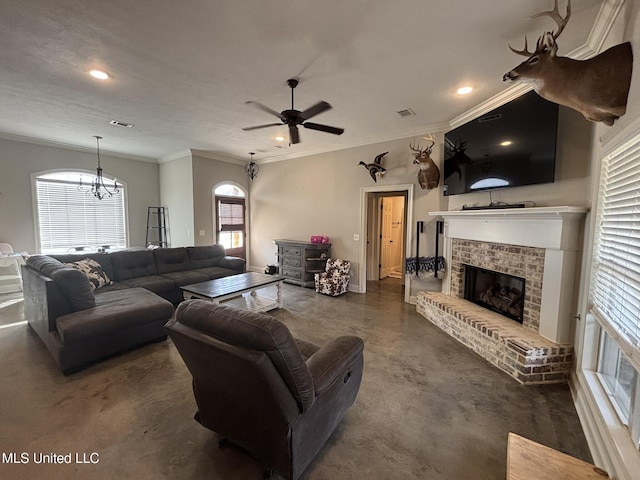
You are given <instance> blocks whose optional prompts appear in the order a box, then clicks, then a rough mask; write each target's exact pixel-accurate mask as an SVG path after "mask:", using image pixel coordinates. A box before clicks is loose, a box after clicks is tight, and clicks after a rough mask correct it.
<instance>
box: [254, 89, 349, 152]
mask: <svg viewBox="0 0 640 480" xmlns="http://www.w3.org/2000/svg"><path fill="white" fill-rule="evenodd" d="M298 83H299V82H298V80H297V79H295V78H290V79H289V80H287V85H289V88H290V89H291V108H290V109H289V110H283V111H282V112H280V113H278V112H276V111H275V110H273V109H271V108H269V107H267V106H266V105H263V104H261V103H260V102H257V101H253V100H251V101H248V102H247V103H249V104H252V105H255V106H256V107H258V108H259V109H260V110H262V111H264V112H267V113H269V114H271V115H273V116H275V117H278V118H279V119H280V123H277V122H275V123H267V124H265V125H256V126H255V127H246V128H243V130H245V131H250V130H257V129H260V128H267V127H276V126H280V125H283V124H284V125H287V126H288V127H289V144H290V145H293V144H296V143H300V133H299V132H298V125H302V126H303V127H305V128H309V129H311V130H317V131H320V132H325V133H331V134H333V135H342V133H343V132H344V128H338V127H332V126H330V125H323V124H321V123H313V122H307V120H309V119H310V118H312V117H315V116H316V115H319V114H321V113H323V112H326V111H327V110H330V109H331V105H329V104H328V103H327V102H325V101H320V102H318V103H316V104H315V105H313V106H312V107H309V108H307V109H306V110H304V111H302V112H301V111H300V110H296V109H295V107H294V102H293V100H294V99H293V89H294V88H296V87H297V86H298Z"/></svg>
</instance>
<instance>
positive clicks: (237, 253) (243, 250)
mask: <svg viewBox="0 0 640 480" xmlns="http://www.w3.org/2000/svg"><path fill="white" fill-rule="evenodd" d="M222 185H224V184H221V185H219V187H220V186H222ZM214 191H215V189H214ZM220 202H222V203H227V204H232V205H242V221H243V223H242V225H241V226H242V228H238V229H235V228H223V227H221V226H220V209H219V204H220ZM213 203H214V215H215V218H214V222H215V224H214V228H215V237H216V243H220V234H221V233H222V232H242V247H238V248H230V249H227V248H225V253H226V254H227V255H230V256H234V257H240V258H244V259H245V260H246V258H247V201H246V196H243V197H241V196H230V195H216V194H215V193H214V195H213Z"/></svg>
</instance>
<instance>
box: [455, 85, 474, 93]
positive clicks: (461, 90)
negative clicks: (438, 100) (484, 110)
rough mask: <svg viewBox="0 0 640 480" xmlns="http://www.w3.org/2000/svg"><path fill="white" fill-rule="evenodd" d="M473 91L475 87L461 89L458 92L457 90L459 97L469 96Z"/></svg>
mask: <svg viewBox="0 0 640 480" xmlns="http://www.w3.org/2000/svg"><path fill="white" fill-rule="evenodd" d="M472 91H473V87H460V88H459V89H458V90H456V93H457V94H458V95H467V94H468V93H471V92H472Z"/></svg>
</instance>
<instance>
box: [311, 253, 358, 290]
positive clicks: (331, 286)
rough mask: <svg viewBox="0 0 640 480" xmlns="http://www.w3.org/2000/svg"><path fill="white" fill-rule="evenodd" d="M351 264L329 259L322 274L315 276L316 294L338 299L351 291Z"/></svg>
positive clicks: (345, 261) (346, 261)
mask: <svg viewBox="0 0 640 480" xmlns="http://www.w3.org/2000/svg"><path fill="white" fill-rule="evenodd" d="M350 268H351V262H350V261H348V260H340V259H338V258H329V259H328V260H327V266H326V267H325V271H324V272H322V273H316V274H315V275H314V279H315V285H316V292H318V293H322V294H324V295H331V296H332V297H337V296H338V295H342V294H343V293H346V292H347V290H348V289H349V278H350V275H349V269H350Z"/></svg>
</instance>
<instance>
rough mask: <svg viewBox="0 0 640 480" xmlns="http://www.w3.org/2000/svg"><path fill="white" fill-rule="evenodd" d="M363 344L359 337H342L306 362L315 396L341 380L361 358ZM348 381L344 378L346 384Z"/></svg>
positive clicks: (329, 343)
mask: <svg viewBox="0 0 640 480" xmlns="http://www.w3.org/2000/svg"><path fill="white" fill-rule="evenodd" d="M363 349H364V342H363V341H362V339H361V338H359V337H354V336H342V337H337V338H334V339H332V340H330V341H328V342H327V343H325V344H324V345H323V346H322V347H320V350H318V351H317V352H316V353H314V354H313V355H312V356H311V357H309V359H308V360H307V367H308V368H309V371H310V372H311V376H312V377H313V382H314V388H315V391H316V396H320V395H322V393H323V392H324V391H325V390H327V389H328V388H329V387H330V386H331V385H332V384H333V383H334V382H335V381H336V380H338V379H340V380H343V377H344V376H345V375H346V374H347V373H348V372H347V369H348V368H349V366H350V365H352V364H353V363H354V362H355V361H356V360H357V359H358V357H360V356H362V352H363ZM347 380H348V379H347V378H344V381H345V382H346V381H347Z"/></svg>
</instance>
